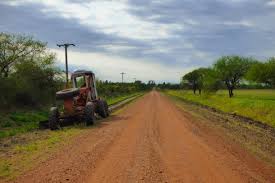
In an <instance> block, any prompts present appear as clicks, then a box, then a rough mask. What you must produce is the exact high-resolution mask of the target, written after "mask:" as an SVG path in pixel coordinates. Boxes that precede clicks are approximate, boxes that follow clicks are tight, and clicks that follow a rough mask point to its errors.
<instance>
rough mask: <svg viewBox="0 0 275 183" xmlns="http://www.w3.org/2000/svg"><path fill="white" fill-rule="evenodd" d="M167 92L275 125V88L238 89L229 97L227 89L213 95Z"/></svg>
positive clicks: (178, 91) (180, 91)
mask: <svg viewBox="0 0 275 183" xmlns="http://www.w3.org/2000/svg"><path fill="white" fill-rule="evenodd" d="M165 93H166V94H168V95H171V96H176V97H179V98H182V99H185V100H189V101H193V102H196V103H200V104H203V105H206V106H210V107H214V108H216V109H219V110H221V111H224V112H229V113H236V114H239V115H242V116H245V117H249V118H252V119H255V120H258V121H261V122H263V123H266V124H268V125H270V126H273V127H275V110H274V109H275V90H265V89H259V90H236V91H235V96H234V97H233V98H229V97H228V94H227V91H226V90H221V91H218V92H217V93H216V94H213V95H206V94H202V95H201V96H199V95H194V94H193V93H192V91H186V90H167V91H165Z"/></svg>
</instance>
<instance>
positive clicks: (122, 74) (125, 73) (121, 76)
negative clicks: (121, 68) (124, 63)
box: [120, 72, 126, 83]
mask: <svg viewBox="0 0 275 183" xmlns="http://www.w3.org/2000/svg"><path fill="white" fill-rule="evenodd" d="M120 74H121V82H122V83H123V75H124V74H126V73H125V72H122V73H120Z"/></svg>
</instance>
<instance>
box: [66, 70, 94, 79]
mask: <svg viewBox="0 0 275 183" xmlns="http://www.w3.org/2000/svg"><path fill="white" fill-rule="evenodd" d="M82 75H91V76H93V75H94V73H93V72H92V71H87V70H76V71H74V72H73V73H72V75H71V77H72V78H75V77H78V76H82Z"/></svg>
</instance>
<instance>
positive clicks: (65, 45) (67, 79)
mask: <svg viewBox="0 0 275 183" xmlns="http://www.w3.org/2000/svg"><path fill="white" fill-rule="evenodd" d="M57 46H58V47H64V48H65V66H66V87H68V85H69V76H68V75H69V74H68V72H69V71H68V54H67V50H68V47H69V46H75V44H72V43H65V44H57Z"/></svg>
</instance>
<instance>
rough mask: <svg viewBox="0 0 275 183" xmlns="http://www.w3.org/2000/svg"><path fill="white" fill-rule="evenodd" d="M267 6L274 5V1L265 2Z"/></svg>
mask: <svg viewBox="0 0 275 183" xmlns="http://www.w3.org/2000/svg"><path fill="white" fill-rule="evenodd" d="M266 4H267V5H268V6H275V1H274V0H271V1H269V2H267V3H266Z"/></svg>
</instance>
